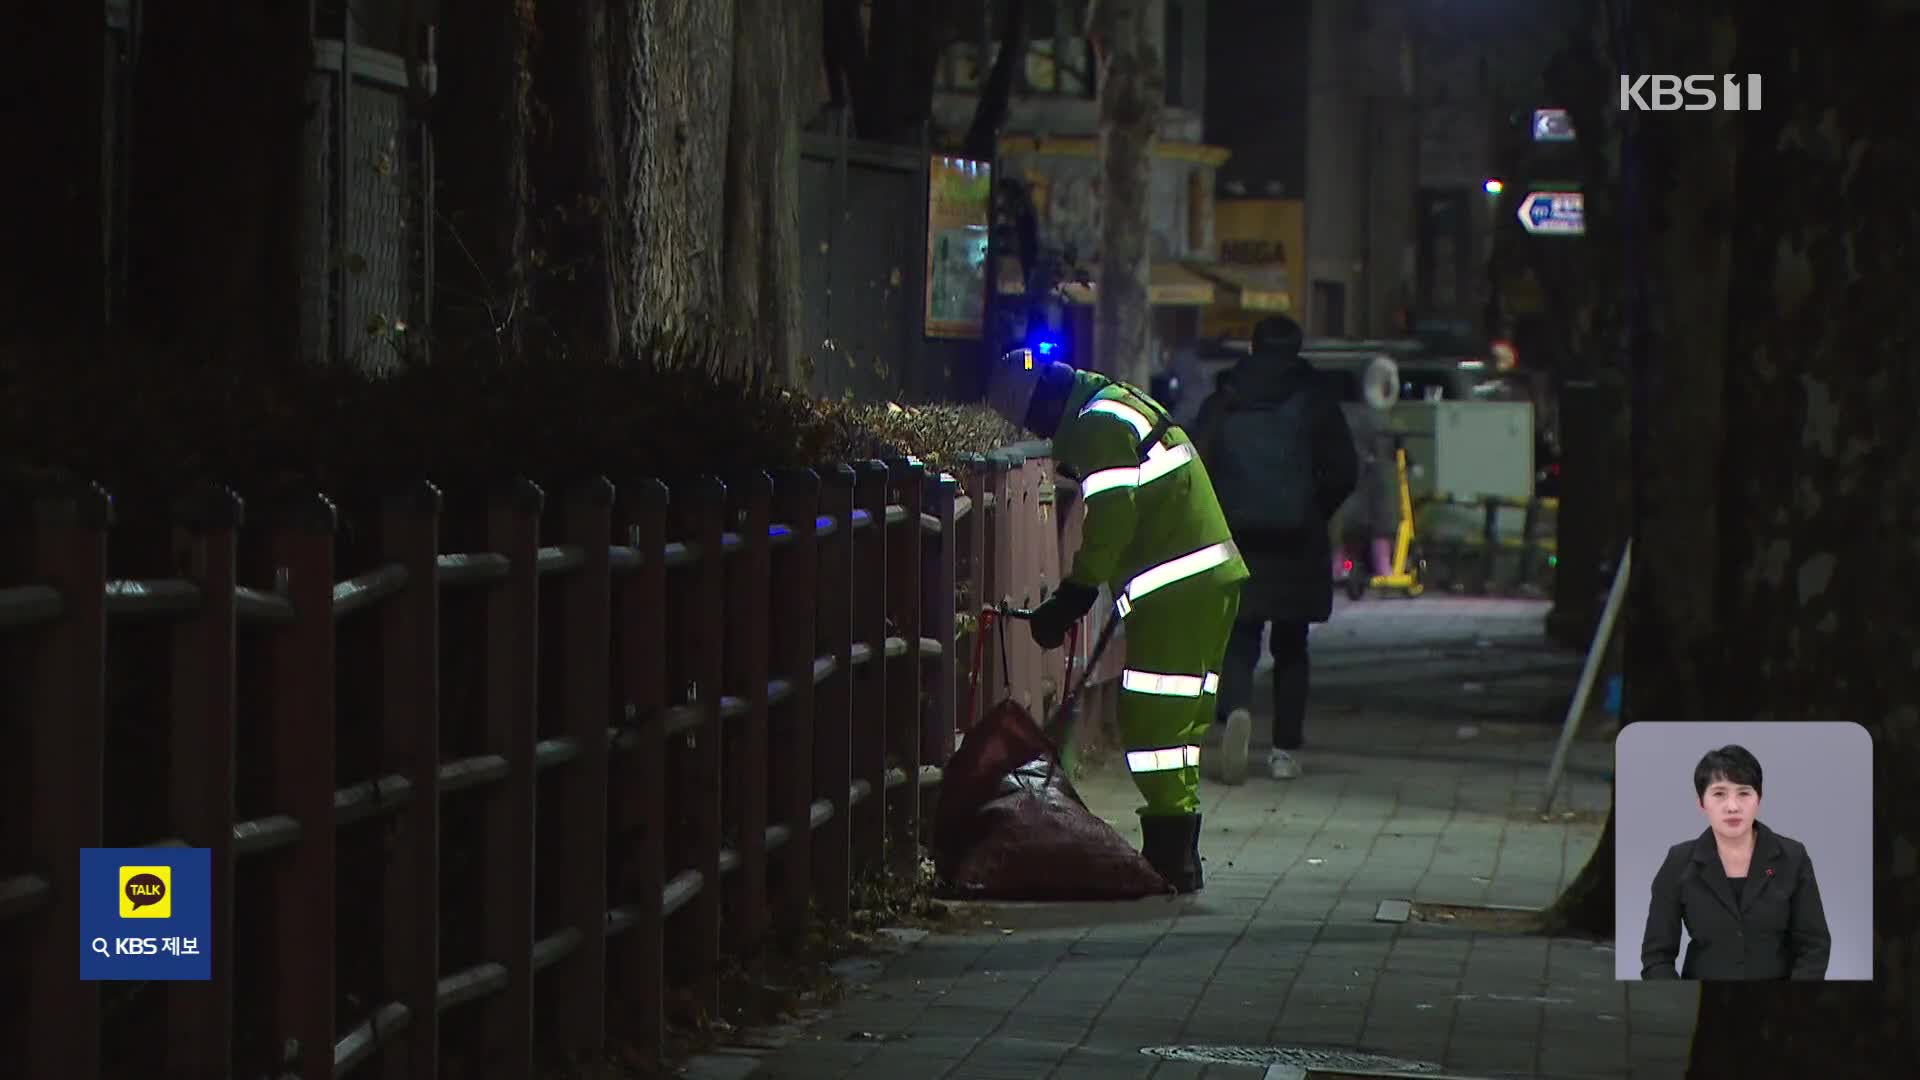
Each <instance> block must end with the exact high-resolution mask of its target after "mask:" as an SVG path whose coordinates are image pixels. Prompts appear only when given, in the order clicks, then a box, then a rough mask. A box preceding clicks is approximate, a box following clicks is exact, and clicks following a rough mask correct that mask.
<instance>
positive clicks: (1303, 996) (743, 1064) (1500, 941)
mask: <svg viewBox="0 0 1920 1080" xmlns="http://www.w3.org/2000/svg"><path fill="white" fill-rule="evenodd" d="M1542 614H1543V611H1542V607H1541V605H1538V604H1532V603H1518V602H1499V601H1484V600H1454V599H1448V598H1435V599H1422V600H1419V601H1411V602H1408V601H1397V602H1396V601H1369V602H1365V603H1362V604H1359V605H1355V606H1353V607H1350V608H1347V609H1344V610H1343V611H1341V612H1340V613H1339V614H1337V615H1336V617H1335V619H1334V620H1333V621H1332V622H1330V623H1328V624H1327V625H1326V626H1324V627H1320V628H1317V629H1316V631H1315V633H1314V639H1313V640H1314V645H1313V648H1314V650H1315V661H1316V670H1315V703H1314V709H1313V715H1312V716H1311V717H1310V719H1309V727H1308V743H1309V747H1308V751H1307V753H1306V754H1304V755H1303V761H1304V762H1305V769H1306V775H1305V776H1304V777H1303V778H1302V779H1300V780H1297V781H1292V782H1287V783H1274V782H1271V781H1266V780H1264V779H1258V780H1253V781H1250V782H1249V783H1248V784H1247V785H1246V786H1244V787H1240V788H1219V787H1213V788H1209V789H1203V799H1204V800H1205V813H1206V815H1207V817H1206V838H1205V840H1204V842H1203V849H1204V851H1205V853H1206V856H1207V860H1208V862H1207V866H1208V882H1207V888H1206V890H1205V891H1204V892H1203V893H1201V894H1199V895H1198V896H1195V897H1187V898H1179V899H1156V900H1150V901H1142V902H1139V903H1132V904H1108V905H997V906H996V907H995V908H994V910H992V911H991V912H987V913H986V914H985V917H986V918H989V919H991V920H992V924H991V925H986V926H981V927H979V928H977V929H975V930H971V931H969V932H966V933H954V934H936V935H934V936H932V937H929V938H926V939H925V940H924V941H921V942H920V943H919V944H918V945H917V947H914V948H912V949H910V950H908V951H905V952H904V953H902V954H901V955H899V956H897V957H896V958H894V959H893V960H892V961H891V962H890V963H887V964H886V965H885V966H884V967H883V968H881V969H880V970H877V971H869V972H868V973H867V974H868V978H870V979H871V981H870V982H869V983H868V984H867V985H866V986H865V987H864V989H862V990H860V991H858V992H856V993H855V994H854V995H853V996H852V997H851V998H850V999H849V1000H848V1002H847V1003H845V1004H844V1005H842V1006H841V1007H840V1009H839V1010H838V1011H836V1012H835V1013H834V1014H832V1015H830V1016H827V1017H825V1018H823V1019H820V1020H819V1021H818V1022H817V1023H815V1024H813V1025H812V1026H811V1027H810V1028H808V1029H806V1030H804V1031H800V1032H798V1033H797V1034H796V1035H795V1036H794V1037H793V1038H791V1040H790V1041H788V1042H787V1043H786V1044H785V1045H784V1046H782V1047H781V1048H779V1049H777V1050H772V1051H758V1052H754V1053H752V1054H750V1055H748V1054H741V1053H736V1054H732V1055H722V1056H717V1057H714V1058H709V1059H705V1060H703V1061H701V1062H698V1063H696V1064H695V1067H694V1068H693V1070H692V1075H695V1076H702V1077H720V1076H733V1077H740V1076H746V1075H749V1074H750V1075H751V1076H753V1077H756V1078H762V1077H764V1078H768V1080H772V1078H781V1080H802V1078H822V1080H824V1078H841V1077H873V1078H876V1080H879V1078H900V1080H936V1078H949V1080H975V1078H978V1080H987V1078H998V1077H1005V1078H1007V1080H1029V1078H1040V1077H1056V1078H1061V1080H1077V1078H1086V1080H1093V1078H1096V1077H1099V1078H1107V1077H1114V1078H1120V1077H1155V1078H1160V1077H1197V1076H1207V1077H1213V1076H1221V1077H1240V1078H1250V1077H1260V1076H1262V1075H1263V1074H1264V1075H1265V1076H1267V1077H1282V1076H1286V1077H1299V1076H1309V1077H1310V1076H1313V1075H1315V1074H1314V1073H1312V1072H1307V1073H1301V1072H1299V1071H1297V1070H1290V1069H1288V1068H1286V1067H1284V1066H1283V1065H1279V1064H1274V1061H1275V1060H1276V1059H1275V1057H1274V1056H1273V1055H1271V1054H1264V1053H1256V1052H1254V1051H1264V1049H1265V1048H1269V1047H1307V1048H1320V1049H1326V1050H1362V1051H1366V1052H1370V1053H1372V1054H1376V1055H1384V1056H1387V1057H1391V1058H1394V1059H1400V1060H1402V1061H1406V1062H1412V1063H1417V1064H1422V1065H1426V1066H1427V1067H1428V1068H1429V1069H1431V1068H1432V1067H1436V1066H1438V1067H1444V1069H1445V1070H1446V1071H1448V1072H1449V1073H1451V1074H1456V1075H1462V1076H1472V1077H1489V1078H1491V1077H1501V1078H1505V1077H1546V1078H1554V1080H1583V1078H1587V1077H1594V1078H1599V1077H1634V1078H1639V1077H1679V1076H1680V1075H1681V1074H1682V1072H1683V1069H1684V1063H1685V1059H1686V1054H1687V1043H1688V1038H1689V1035H1690V1033H1691V1030H1692V1024H1693V1013H1694V1003H1695V1000H1696V999H1695V996H1694V991H1693V989H1692V988H1691V987H1690V986H1688V985H1685V984H1678V983H1671V984H1639V983H1635V984H1621V983H1616V982H1614V980H1613V977H1612V967H1613V964H1612V953H1611V950H1610V949H1607V948H1606V947H1603V946H1596V945H1594V944H1592V943H1589V942H1583V941H1572V940H1549V939H1545V938H1539V937H1527V936H1519V935H1514V934H1510V933H1499V932H1477V931H1470V930H1464V929H1459V928H1454V927H1449V926H1445V925H1440V924H1434V923H1422V922H1408V923H1398V924H1396V923H1382V922H1377V921H1375V914H1376V911H1377V909H1378V907H1379V904H1380V902H1381V901H1382V900H1389V899H1412V900H1416V901H1424V902H1428V903H1455V904H1498V905H1516V906H1540V905H1544V904H1545V903H1547V902H1548V901H1550V900H1551V899H1552V897H1553V896H1554V895H1556V894H1557V892H1558V891H1559V889H1560V887H1561V886H1562V885H1563V884H1564V883H1565V882H1566V881H1567V880H1569V879H1570V878H1571V877H1572V876H1573V875H1574V874H1575V873H1577V872H1578V871H1579V869H1580V867H1581V866H1582V865H1583V864H1584V862H1585V860H1586V857H1587V855H1588V853H1589V852H1591V851H1592V849H1593V846H1594V844H1595V842H1596V840H1597V838H1598V833H1599V823H1598V821H1597V820H1593V818H1592V815H1590V814H1589V815H1581V816H1579V818H1578V819H1577V820H1574V821H1571V822H1569V821H1563V820H1561V819H1560V818H1559V817H1557V816H1556V818H1555V820H1554V821H1552V822H1547V823H1543V822H1541V821H1540V820H1538V817H1537V815H1536V814H1535V813H1534V807H1535V804H1536V802H1537V799H1538V797H1539V794H1540V790H1541V783H1542V780H1543V779H1544V774H1545V770H1546V763H1547V761H1548V758H1549V756H1550V754H1551V750H1552V745H1553V740H1554V739H1555V738H1556V737H1557V736H1558V733H1559V725H1558V723H1557V720H1554V721H1550V722H1542V717H1543V716H1547V715H1548V714H1549V713H1550V712H1551V705H1552V703H1553V701H1554V698H1555V695H1559V696H1560V697H1562V698H1564V695H1565V693H1566V687H1567V686H1569V685H1570V684H1571V682H1572V679H1573V675H1574V673H1575V672H1577V666H1578V658H1577V657H1574V658H1569V657H1567V656H1566V655H1565V654H1561V653H1555V652H1552V651H1550V650H1548V649H1547V648H1546V646H1545V645H1544V644H1542V643H1540V640H1539V639H1540V633H1539V626H1540V617H1541V615H1542ZM1261 691H1262V692H1263V693H1264V683H1263V684H1262V687H1261ZM1609 749H1610V748H1609V745H1608V743H1607V742H1606V741H1604V739H1599V738H1596V739H1588V740H1582V742H1581V743H1580V744H1578V745H1577V746H1576V749H1575V754H1574V760H1573V766H1572V768H1571V769H1570V770H1569V779H1568V781H1567V783H1566V789H1567V790H1566V795H1565V796H1564V797H1563V801H1562V804H1561V805H1562V806H1563V807H1564V806H1568V805H1571V806H1572V807H1574V808H1577V809H1587V810H1590V811H1591V810H1600V811H1604V809H1605V806H1606V799H1607V789H1606V785H1605V781H1604V772H1605V769H1606V767H1607V762H1608V760H1609V757H1610V754H1609ZM1082 793H1083V794H1084V795H1085V796H1086V798H1087V801H1088V803H1089V805H1090V806H1092V807H1093V808H1094V809H1095V810H1096V811H1097V812H1099V813H1101V814H1102V815H1103V816H1105V817H1106V818H1107V819H1108V820H1110V821H1113V822H1115V824H1116V825H1117V826H1119V827H1120V828H1121V830H1122V832H1123V833H1126V834H1128V835H1130V836H1132V837H1133V838H1134V839H1135V840H1136V842H1137V840H1138V827H1137V824H1135V822H1134V820H1133V813H1132V812H1133V808H1134V806H1135V805H1136V804H1137V799H1136V798H1135V795H1134V792H1133V790H1132V785H1131V784H1130V782H1129V781H1128V780H1127V778H1126V777H1125V775H1124V774H1123V773H1122V772H1121V771H1120V770H1118V769H1117V768H1109V769H1106V770H1103V771H1101V772H1100V773H1098V774H1097V775H1095V776H1092V777H1089V778H1088V779H1087V780H1086V781H1085V782H1084V783H1083V784H1082ZM1170 1046H1191V1047H1209V1046H1210V1047H1240V1048H1247V1049H1246V1050H1243V1051H1242V1052H1241V1053H1240V1055H1239V1060H1240V1061H1242V1062H1243V1063H1240V1064H1226V1063H1217V1064H1204V1063H1200V1062H1195V1061H1181V1060H1165V1059H1163V1058H1160V1057H1155V1056H1150V1055H1148V1054H1144V1053H1142V1049H1143V1048H1146V1047H1170ZM1377 1067H1379V1066H1376V1068H1377ZM1403 1067H1404V1066H1403Z"/></svg>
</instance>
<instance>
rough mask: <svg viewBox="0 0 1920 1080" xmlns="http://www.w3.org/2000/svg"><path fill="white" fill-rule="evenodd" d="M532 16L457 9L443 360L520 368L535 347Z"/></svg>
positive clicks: (443, 182)
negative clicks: (531, 202) (529, 140)
mask: <svg viewBox="0 0 1920 1080" xmlns="http://www.w3.org/2000/svg"><path fill="white" fill-rule="evenodd" d="M530 17H531V16H530V8H528V6H527V5H525V4H522V3H520V2H518V0H471V2H469V3H461V4H449V5H446V6H445V9H444V10H443V11H442V12H441V16H440V18H441V22H440V24H439V34H440V46H439V65H440V88H439V92H438V94H437V95H435V97H436V102H437V104H436V105H435V109H434V124H433V133H434V157H435V163H436V168H435V170H434V171H435V175H436V176H437V178H438V181H439V184H438V188H437V189H436V191H435V193H434V197H435V211H436V215H437V217H438V218H439V225H438V228H436V230H435V235H434V243H435V252H434V269H435V273H436V278H437V280H436V281H435V283H434V298H435V304H434V306H435V312H434V336H435V346H436V348H435V356H436V357H437V358H439V359H440V360H442V361H445V362H462V361H473V362H479V363H511V362H515V361H517V360H519V359H520V357H521V355H522V351H523V349H524V348H525V346H526V345H527V343H528V338H529V336H530V335H529V327H528V324H529V323H530V322H531V321H532V316H531V307H530V304H529V294H528V290H529V282H528V253H529V235H528V234H529V230H528V223H527V206H528V201H529V194H530V190H531V189H530V182H529V180H528V175H527V172H528V170H527V129H528V125H529V104H530V103H529V94H530V89H531V81H532V72H531V70H530V66H529V65H530V63H531V58H530V56H529V52H528V50H529V47H530V45H531V40H532V39H531V35H532V31H533V27H532V26H531V24H530V23H529V19H530Z"/></svg>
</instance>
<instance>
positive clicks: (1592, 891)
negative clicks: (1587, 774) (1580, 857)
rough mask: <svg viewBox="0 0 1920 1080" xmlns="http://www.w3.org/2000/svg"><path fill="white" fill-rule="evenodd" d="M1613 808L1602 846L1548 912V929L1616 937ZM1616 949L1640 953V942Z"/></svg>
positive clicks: (1616, 945) (1621, 944)
mask: <svg viewBox="0 0 1920 1080" xmlns="http://www.w3.org/2000/svg"><path fill="white" fill-rule="evenodd" d="M1613 814H1614V811H1613V806H1612V805H1611V803H1609V805H1608V807H1607V827H1606V828H1604V829H1602V830H1601V831H1600V843H1599V845H1598V846H1596V847H1595V848H1594V849H1593V855H1592V857H1590V858H1589V859H1587V865H1586V866H1584V867H1582V868H1581V870H1580V873H1579V874H1578V875H1577V876H1576V877H1575V878H1574V879H1573V880H1572V881H1571V882H1569V883H1568V885H1567V888H1566V890H1565V891H1564V892H1562V893H1561V894H1560V898H1559V899H1557V900H1555V901H1554V902H1553V906H1552V907H1550V908H1548V909H1547V919H1546V925H1547V929H1548V930H1550V931H1554V932H1571V933H1575V934H1586V935H1590V936H1592V937H1600V938H1611V937H1613V911H1614V892H1613V888H1614V875H1613V845H1614V838H1613ZM1614 948H1616V949H1627V948H1631V949H1633V950H1635V951H1638V950H1639V948H1640V943H1639V942H1637V941H1634V942H1626V941H1616V942H1614Z"/></svg>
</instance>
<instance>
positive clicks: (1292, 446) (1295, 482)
mask: <svg viewBox="0 0 1920 1080" xmlns="http://www.w3.org/2000/svg"><path fill="white" fill-rule="evenodd" d="M1227 393H1228V395H1229V396H1228V398H1227V401H1226V405H1225V409H1224V415H1222V416H1221V418H1220V420H1219V424H1218V427H1217V428H1216V430H1215V432H1214V434H1213V436H1212V437H1211V438H1210V439H1209V440H1208V442H1209V443H1210V444H1211V445H1209V446H1207V447H1206V448H1204V451H1205V461H1206V465H1207V475H1208V476H1209V477H1211V478H1212V480H1213V490H1214V493H1215V495H1216V496H1217V497H1218V498H1219V500H1220V509H1221V510H1222V511H1224V512H1225V513H1226V516H1227V526H1228V528H1230V529H1232V530H1233V531H1234V533H1235V535H1241V536H1246V537H1248V538H1253V537H1257V536H1263V535H1268V536H1271V535H1278V536H1287V535H1291V534H1298V533H1304V532H1307V531H1308V530H1311V529H1316V528H1325V527H1326V522H1325V521H1324V520H1323V519H1322V518H1321V516H1320V509H1319V503H1318V500H1317V499H1316V498H1315V492H1314V461H1313V444H1314V438H1313V435H1314V432H1313V425H1314V420H1315V417H1314V411H1313V403H1314V393H1313V390H1312V389H1311V388H1310V387H1307V386H1300V387H1297V388H1296V389H1295V390H1294V391H1293V393H1291V394H1288V395H1287V396H1286V397H1285V398H1282V399H1280V400H1278V401H1246V400H1243V399H1241V398H1239V397H1238V395H1235V394H1234V393H1233V391H1232V390H1228V391H1227Z"/></svg>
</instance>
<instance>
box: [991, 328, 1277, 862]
mask: <svg viewBox="0 0 1920 1080" xmlns="http://www.w3.org/2000/svg"><path fill="white" fill-rule="evenodd" d="M987 397H988V401H989V403H990V404H991V405H992V407H993V409H994V411H996V412H998V413H999V414H1000V415H1001V416H1002V417H1004V418H1005V419H1006V420H1007V421H1008V422H1009V423H1011V424H1013V425H1015V426H1016V427H1021V428H1024V429H1026V430H1028V431H1030V432H1032V433H1034V434H1035V435H1038V436H1040V437H1041V438H1045V439H1051V440H1052V441H1053V460H1054V464H1055V467H1056V468H1057V469H1059V470H1060V471H1061V472H1062V473H1064V474H1066V475H1068V476H1071V477H1073V478H1074V479H1076V480H1077V481H1078V482H1079V484H1080V496H1081V498H1082V499H1083V500H1084V502H1085V504H1086V519H1085V522H1084V525H1083V528H1082V533H1081V544H1080V550H1079V551H1078V552H1076V553H1075V554H1074V557H1073V565H1072V568H1071V569H1070V570H1069V571H1068V572H1067V575H1066V580H1064V581H1062V582H1061V583H1060V587H1059V589H1058V590H1056V591H1055V592H1054V593H1053V594H1052V595H1051V596H1049V597H1048V598H1047V599H1046V601H1045V602H1044V603H1042V604H1041V605H1040V606H1039V607H1038V608H1036V609H1034V613H1033V619H1032V622H1031V627H1032V631H1033V639H1034V641H1035V642H1037V643H1039V645H1040V647H1041V648H1043V649H1053V648H1058V647H1059V646H1060V644H1061V643H1062V642H1063V641H1064V640H1065V639H1066V634H1067V629H1068V627H1070V626H1072V625H1073V624H1074V623H1075V622H1076V621H1077V620H1079V619H1080V618H1081V617H1082V616H1084V615H1085V614H1086V613H1087V612H1088V611H1089V610H1091V609H1092V607H1093V605H1094V602H1095V601H1096V600H1097V599H1098V597H1099V590H1100V587H1101V586H1102V585H1105V586H1106V587H1107V588H1108V589H1109V590H1110V591H1111V593H1112V595H1113V598H1114V607H1115V609H1116V613H1117V615H1118V616H1119V617H1120V618H1121V619H1122V620H1123V623H1122V630H1123V632H1124V635H1125V641H1126V653H1127V664H1126V669H1125V671H1124V672H1123V674H1122V675H1121V681H1120V691H1121V692H1120V734H1121V738H1122V739H1123V740H1125V742H1126V749H1127V770H1128V772H1130V773H1131V774H1132V776H1133V781H1134V784H1135V785H1136V786H1138V787H1139V789H1140V794H1141V796H1142V797H1143V798H1145V800H1146V805H1145V806H1143V807H1141V808H1140V829H1141V833H1142V836H1143V837H1144V840H1145V842H1144V843H1143V844H1142V854H1144V855H1145V856H1146V858H1147V861H1148V862H1150V863H1152V864H1153V867H1154V869H1156V870H1158V871H1159V872H1160V874H1161V876H1162V877H1165V878H1166V879H1167V880H1168V881H1169V882H1170V883H1172V884H1173V886H1174V887H1175V888H1177V889H1179V890H1180V891H1181V892H1194V891H1197V890H1198V889H1199V888H1200V887H1201V883H1202V877H1201V872H1200V798H1199V788H1200V769H1199V765H1200V739H1201V736H1202V734H1204V733H1205V732H1206V730H1207V728H1208V726H1209V725H1210V724H1211V723H1212V721H1213V712H1214V708H1215V693H1216V691H1217V689H1218V686H1219V682H1220V675H1219V671H1220V659H1221V656H1222V654H1223V653H1224V652H1225V651H1226V647H1227V636H1228V634H1229V633H1230V631H1231V630H1232V627H1233V621H1234V616H1235V614H1236V613H1237V612H1238V610H1239V607H1240V583H1241V582H1242V581H1244V580H1246V578H1247V567H1246V564H1245V563H1244V562H1242V561H1241V559H1240V553H1239V551H1238V550H1237V549H1236V548H1235V547H1234V545H1233V537H1232V535H1231V534H1230V533H1229V532H1228V530H1227V521H1226V517H1225V516H1224V515H1223V514H1222V513H1221V511H1220V504H1219V503H1218V502H1217V501H1216V500H1215V498H1214V493H1213V484H1212V482H1211V481H1210V480H1209V479H1208V478H1207V470H1206V468H1205V467H1204V466H1203V465H1202V464H1201V463H1200V460H1199V457H1198V456H1197V455H1196V454H1195V452H1194V448H1193V444H1192V442H1190V441H1189V440H1188V438H1187V435H1186V433H1185V432H1184V431H1182V430H1181V429H1180V428H1179V427H1177V426H1175V425H1174V424H1173V422H1172V421H1171V420H1170V419H1169V418H1168V416H1167V412H1166V410H1165V409H1163V408H1161V406H1160V404H1159V403H1158V402H1156V401H1154V400H1153V399H1152V398H1151V397H1149V396H1148V395H1147V394H1145V393H1143V392H1142V391H1140V390H1138V389H1136V388H1134V387H1131V386H1128V385H1127V384H1125V383H1121V382H1116V381H1114V380H1111V379H1108V378H1107V377H1106V376H1103V375H1099V374H1095V373H1093V372H1087V371H1077V370H1075V369H1074V368H1072V367H1070V366H1069V365H1067V364H1063V363H1059V362H1057V361H1052V360H1047V359H1045V358H1043V357H1041V356H1038V355H1036V354H1035V353H1034V352H1033V351H1032V350H1029V349H1017V350H1015V351H1013V352H1011V353H1009V354H1007V355H1006V356H1005V357H1004V358H1002V360H1001V361H1000V363H999V364H998V365H996V368H995V370H993V371H992V372H990V373H989V377H988V382H987Z"/></svg>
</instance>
